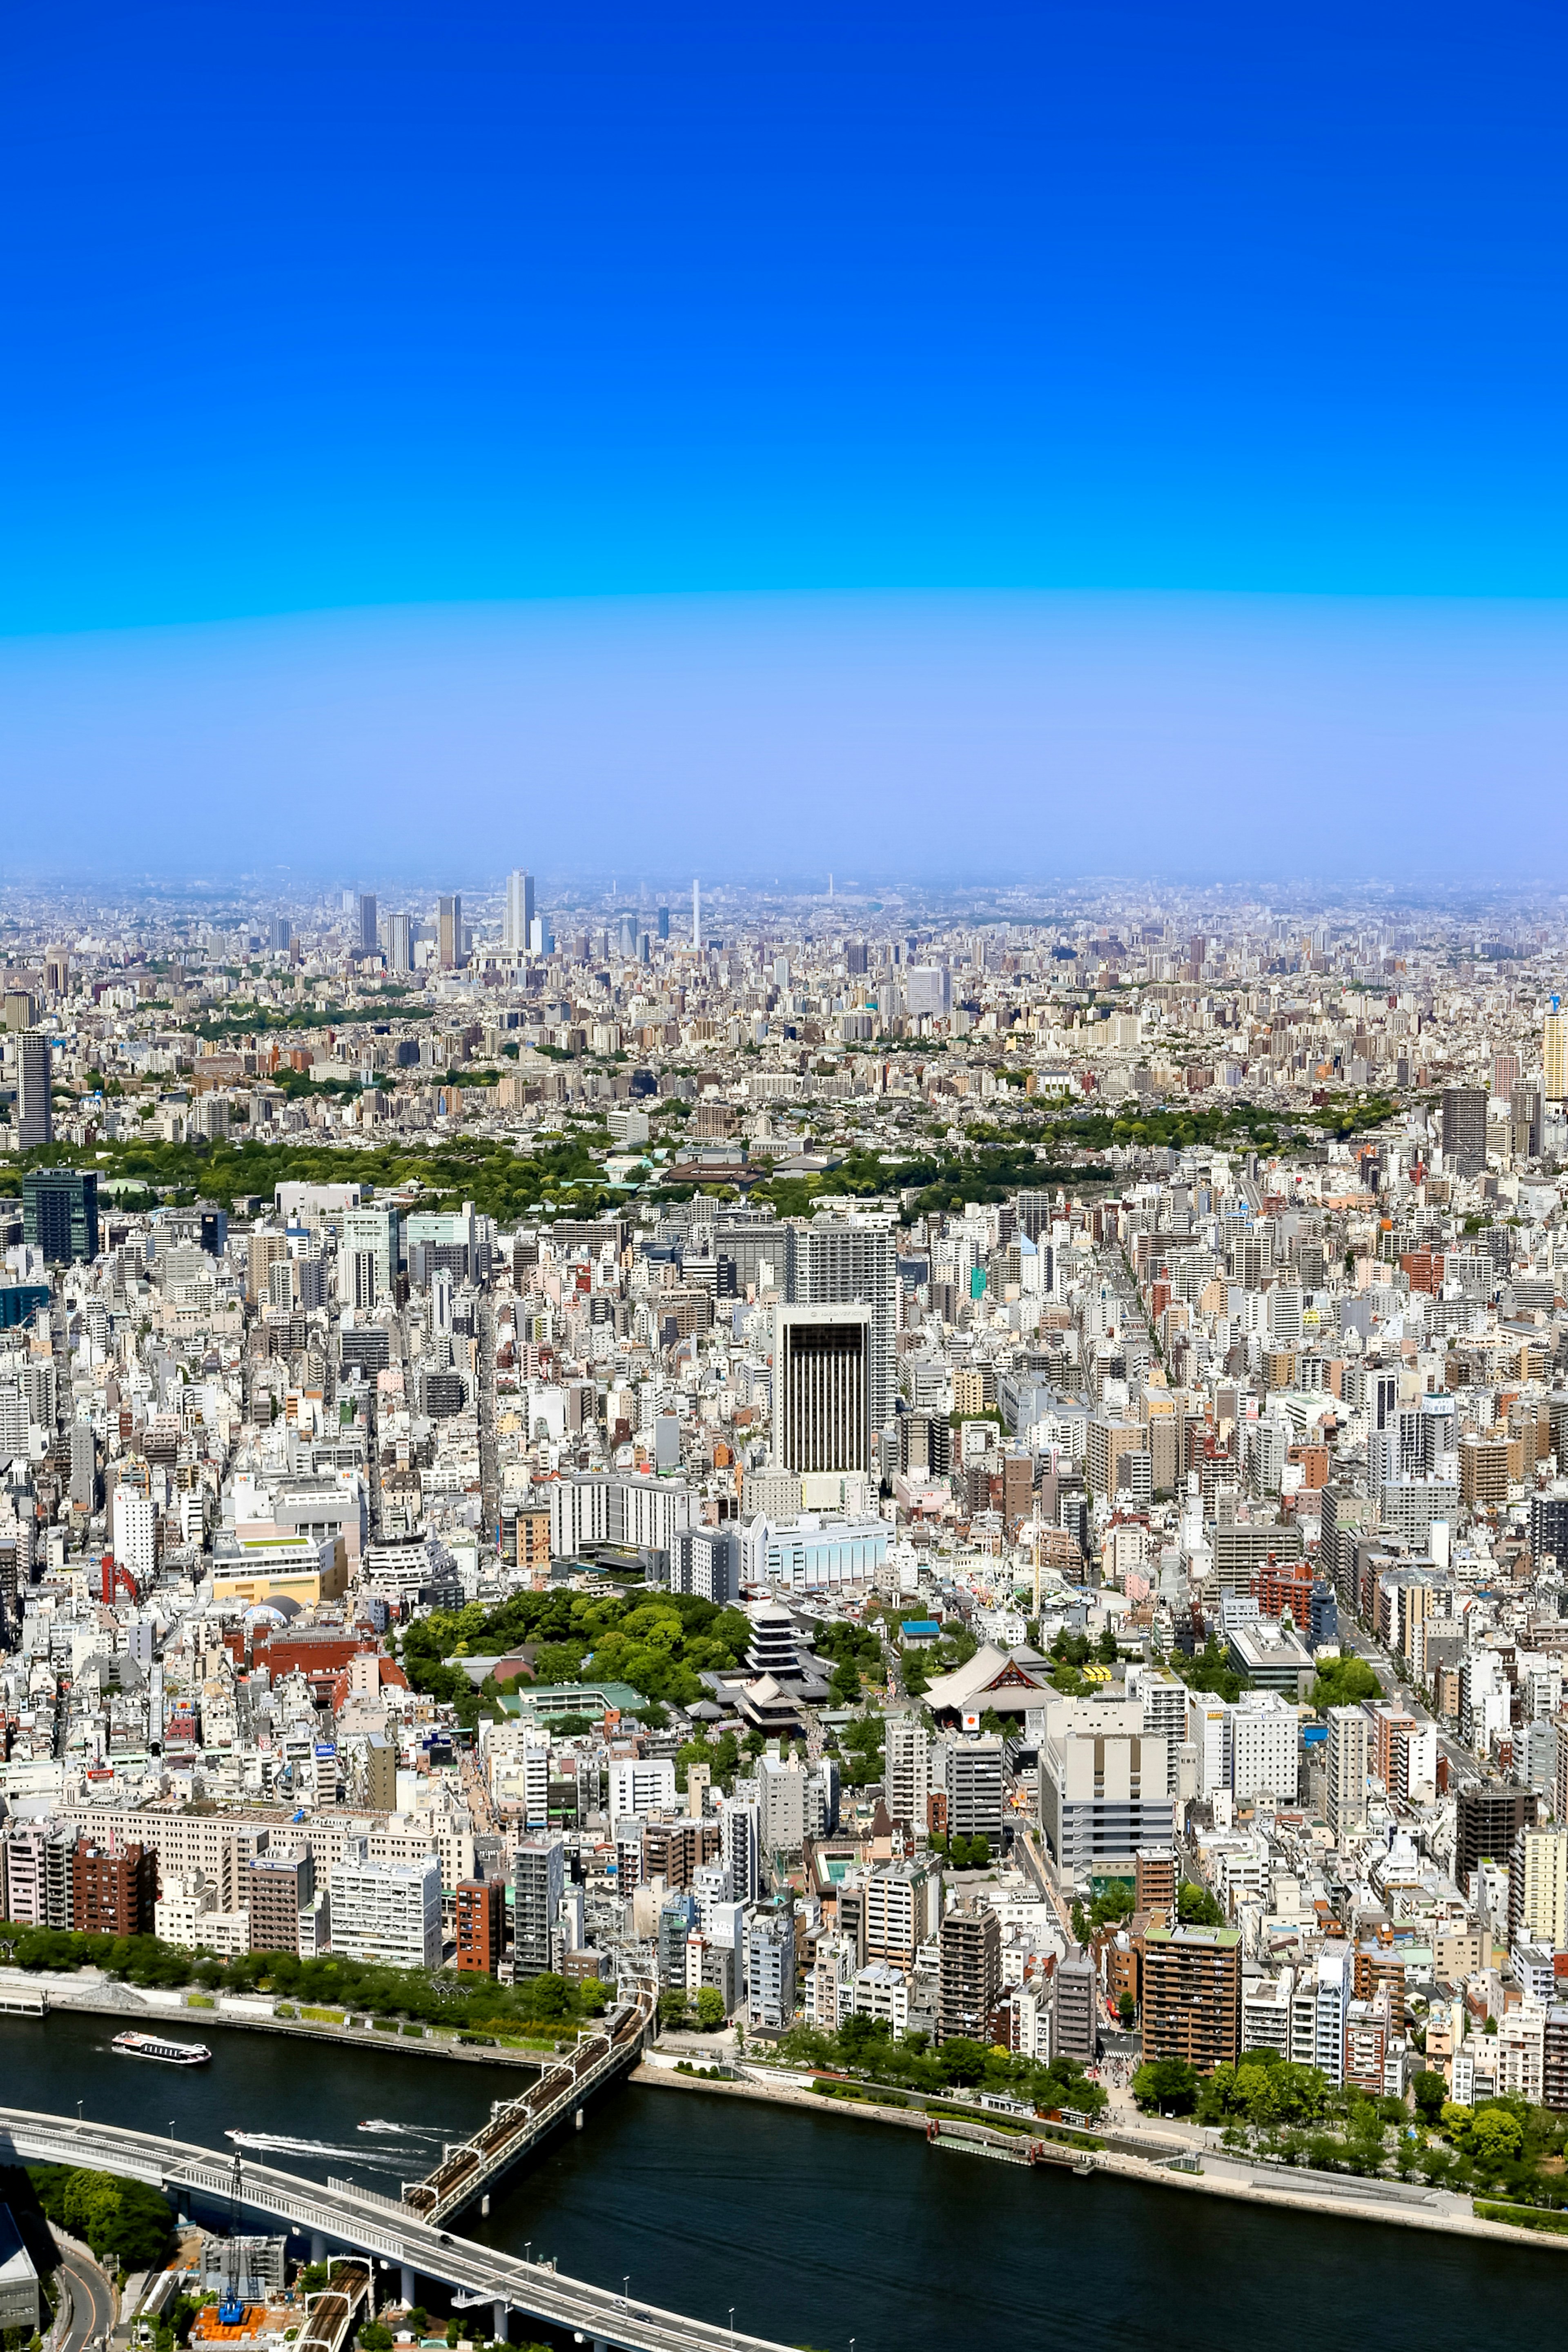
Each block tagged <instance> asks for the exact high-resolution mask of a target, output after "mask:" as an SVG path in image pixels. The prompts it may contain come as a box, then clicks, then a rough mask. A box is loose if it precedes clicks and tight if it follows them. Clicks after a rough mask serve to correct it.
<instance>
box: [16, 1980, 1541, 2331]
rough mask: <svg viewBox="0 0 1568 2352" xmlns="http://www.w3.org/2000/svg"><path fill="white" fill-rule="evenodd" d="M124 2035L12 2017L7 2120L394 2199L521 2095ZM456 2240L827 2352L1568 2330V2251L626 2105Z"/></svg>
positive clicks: (401, 2071) (282, 2046)
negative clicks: (114, 2132)
mask: <svg viewBox="0 0 1568 2352" xmlns="http://www.w3.org/2000/svg"><path fill="white" fill-rule="evenodd" d="M194 2023H195V2021H194V2020H191V2021H181V2025H180V2028H179V2031H180V2032H181V2033H182V2034H184V2033H185V2032H186V2031H187V2028H188V2026H189V2025H194ZM116 2030H117V2028H116V2026H115V2025H114V2024H112V2023H111V2022H110V2021H109V2020H108V2019H100V2018H84V2017H73V2016H68V2015H65V2014H63V2013H57V2014H56V2015H54V2016H52V2017H50V2018H49V2019H47V2021H37V2020H31V2019H24V2018H0V2105H7V2106H26V2107H37V2108H43V2109H47V2110H48V2111H50V2112H52V2113H54V2114H57V2115H66V2116H69V2115H71V2114H73V2113H74V2112H75V2109H76V2104H77V2101H78V2100H79V2099H80V2100H81V2101H82V2103H83V2113H84V2115H85V2116H87V2117H89V2118H90V2117H92V2116H100V2117H102V2118H103V2119H104V2120H105V2121H106V2122H113V2123H122V2124H132V2125H135V2126H138V2127H139V2128H141V2129H142V2130H149V2131H162V2130H165V2129H167V2127H168V2126H169V2124H170V2123H171V2121H172V2122H173V2124H174V2128H175V2131H176V2133H177V2135H178V2136H179V2137H181V2138H183V2139H188V2140H195V2141H198V2142H200V2143H202V2144H203V2145H205V2146H207V2147H215V2148H230V2147H234V2146H236V2145H238V2146H239V2147H240V2149H241V2151H242V2153H243V2152H250V2153H253V2154H255V2155H256V2156H257V2157H258V2158H263V2159H264V2160H266V2161H267V2162H268V2163H272V2164H276V2165H279V2166H281V2167H283V2168H285V2169H287V2170H289V2171H296V2172H303V2173H308V2174H310V2175H312V2176H314V2177H318V2178H321V2179H324V2178H325V2177H326V2175H327V2174H328V2173H329V2172H331V2173H333V2174H336V2175H338V2176H340V2177H342V2178H346V2179H354V2180H357V2181H359V2182H360V2183H361V2184H362V2185H363V2187H365V2188H367V2189H381V2190H383V2191H384V2193H386V2194H389V2195H393V2196H395V2195H396V2194H397V2189H398V2184H399V2182H400V2181H401V2180H402V2179H405V2178H412V2177H414V2176H415V2175H416V2174H418V2173H422V2172H423V2171H424V2170H425V2169H426V2167H427V2164H428V2163H429V2162H430V2161H431V2160H433V2159H434V2158H435V2157H436V2156H437V2155H438V2154H439V2152H440V2146H441V2141H442V2139H443V2138H458V2137H461V2135H462V2134H463V2133H464V2132H466V2131H468V2130H470V2129H471V2128H472V2127H473V2126H474V2125H475V2124H476V2123H478V2122H479V2121H480V2120H482V2119H483V2118H484V2117H485V2116H487V2115H488V2114H489V2104H490V2101H491V2099H492V2098H495V2097H497V2096H500V2095H510V2093H511V2092H512V2091H513V2090H514V2088H515V2086H516V2084H517V2081H518V2077H517V2074H515V2073H514V2072H512V2071H510V2070H502V2069H499V2068H498V2069H496V2070H494V2072H491V2071H490V2070H489V2069H487V2068H483V2067H478V2066H476V2067H468V2066H458V2065H455V2064H452V2063H444V2062H441V2061H437V2060H431V2059H424V2058H417V2057H414V2056H409V2057H396V2056H393V2055H392V2054H390V2053H384V2052H382V2051H378V2050H375V2049H374V2048H369V2049H365V2050H363V2051H360V2050H338V2049H334V2048H331V2047H320V2046H317V2045H314V2044H311V2045H309V2046H305V2045H301V2044H300V2043H297V2042H286V2041H284V2040H282V2039H281V2038H275V2037H273V2036H271V2035H268V2034H259V2033H246V2032H236V2031H234V2030H232V2029H225V2028H223V2027H218V2026H211V2027H207V2028H206V2029H205V2032H206V2038H207V2040H208V2042H209V2044H210V2046H211V2048H212V2050H213V2053H214V2058H213V2063H212V2064H211V2065H210V2066H206V2067H203V2068H201V2069H200V2070H199V2071H198V2070H195V2069H193V2070H191V2071H190V2072H189V2073H184V2072H181V2071H179V2070H176V2069H174V2068H164V2067H158V2066H153V2065H147V2064H141V2063H136V2062H134V2061H132V2060H129V2059H122V2058H116V2057H114V2056H112V2055H111V2054H110V2050H109V2042H110V2035H111V2034H112V2033H113V2032H115V2031H116ZM193 2038H195V2037H193ZM229 2134H238V2135H240V2137H239V2138H238V2140H237V2141H236V2140H235V2139H234V2138H232V2137H227V2136H226V2135H229ZM458 2227H459V2228H460V2229H461V2230H462V2231H464V2233H465V2234H467V2235H469V2236H474V2237H482V2238H487V2239H489V2240H490V2241H491V2242H493V2243H495V2244H497V2245H500V2246H504V2247H507V2248H508V2249H510V2250H512V2251H515V2252H519V2253H521V2252H522V2251H523V2249H524V2247H525V2245H526V2244H529V2243H531V2245H532V2248H533V2251H534V2253H535V2254H536V2255H554V2256H555V2258H556V2260H557V2261H558V2263H559V2264H560V2266H561V2268H562V2269H563V2271H571V2272H574V2273H576V2274H577V2275H578V2276H579V2277H582V2278H589V2279H593V2280H595V2281H596V2282H598V2283H599V2284H601V2285H605V2286H608V2287H612V2288H615V2289H617V2290H618V2289H619V2287H620V2285H621V2282H622V2279H623V2277H625V2276H626V2275H628V2274H629V2276H630V2279H631V2293H632V2295H633V2296H634V2298H636V2299H637V2300H639V2301H647V2302H649V2303H657V2304H663V2305H667V2306H668V2307H669V2308H671V2309H674V2310H678V2311H684V2312H688V2313H690V2314H691V2315H694V2316H697V2317H700V2318H703V2319H708V2320H711V2321H715V2322H717V2323H719V2324H721V2325H723V2324H726V2323H727V2321H728V2318H729V2314H730V2309H731V2305H733V2307H734V2315H735V2326H737V2328H740V2329H744V2330H746V2331H748V2332H749V2333H752V2334H755V2335H759V2336H772V2337H774V2338H777V2339H779V2340H782V2341H783V2342H784V2343H787V2344H797V2345H811V2346H815V2347H821V2348H822V2352H847V2347H848V2345H849V2343H850V2340H851V2338H853V2339H854V2342H855V2345H856V2347H857V2352H1102V2347H1104V2348H1105V2352H1110V2347H1129V2352H1134V2348H1135V2352H1229V2347H1247V2352H1253V2347H1258V2352H1297V2347H1300V2352H1323V2347H1325V2346H1330V2347H1331V2346H1333V2345H1335V2344H1336V2343H1342V2342H1344V2341H1346V2340H1348V2339H1350V2338H1351V2337H1352V2336H1365V2335H1371V2336H1375V2337H1376V2338H1377V2340H1378V2341H1379V2343H1380V2344H1381V2345H1384V2346H1387V2347H1396V2352H1397V2348H1398V2347H1405V2346H1410V2347H1415V2346H1420V2347H1423V2352H1426V2347H1431V2346H1437V2347H1441V2346H1444V2345H1446V2344H1447V2343H1449V2342H1452V2341H1455V2340H1468V2339H1471V2338H1473V2337H1475V2336H1476V2335H1477V2333H1478V2331H1479V2332H1481V2333H1483V2334H1487V2335H1489V2334H1490V2333H1492V2332H1493V2331H1494V2329H1495V2328H1496V2327H1498V2326H1500V2322H1501V2318H1502V2316H1503V2315H1506V2317H1507V2322H1508V2331H1507V2332H1508V2334H1509V2335H1510V2337H1512V2338H1513V2339H1514V2340H1516V2341H1519V2342H1526V2343H1534V2344H1537V2345H1540V2346H1542V2347H1546V2346H1554V2345H1559V2344H1561V2343H1563V2340H1564V2322H1563V2314H1564V2310H1565V2308H1568V2254H1565V2253H1562V2252H1552V2251H1551V2250H1550V2249H1544V2248H1541V2247H1538V2246H1532V2245H1531V2244H1529V2243H1528V2242H1527V2243H1522V2244H1521V2245H1520V2246H1519V2247H1518V2248H1517V2249H1516V2248H1513V2247H1506V2248H1505V2247H1494V2246H1491V2245H1489V2244H1482V2243H1478V2242H1474V2241H1470V2240H1466V2239H1461V2238H1446V2237H1438V2236H1436V2235H1435V2234H1433V2233H1430V2232H1428V2231H1405V2230H1399V2229H1394V2228H1389V2229H1384V2228H1381V2227H1379V2226H1378V2225H1377V2224H1375V2223H1368V2222H1359V2221H1331V2220H1319V2219H1318V2218H1317V2217H1315V2216H1312V2215H1308V2214H1298V2213H1290V2212H1286V2211H1282V2210H1278V2209H1276V2210H1269V2211H1252V2210H1248V2209H1247V2208H1246V2207H1244V2206H1238V2205H1234V2204H1231V2203H1230V2202H1228V2201H1226V2200H1221V2199H1218V2198H1213V2199H1210V2198H1198V2197H1194V2196H1190V2195H1184V2194H1183V2193H1182V2192H1181V2191H1179V2190H1175V2189H1143V2188H1141V2187H1138V2186H1136V2185H1135V2184H1132V2183H1130V2182H1123V2181H1118V2180H1111V2179H1105V2178H1100V2179H1093V2180H1085V2181H1079V2180H1076V2179H1074V2178H1073V2176H1072V2175H1071V2174H1070V2173H1069V2172H1067V2171H1066V2170H1057V2169H1056V2168H1040V2169H1039V2170H1037V2171H1033V2172H1031V2171H1026V2170H1023V2169H1021V2168H1014V2167H1012V2166H1009V2165H1003V2164H992V2163H986V2162H984V2160H982V2159H979V2158H972V2157H966V2156H961V2155H955V2154H952V2153H947V2152H942V2151H938V2150H934V2149H931V2148H928V2147H927V2146H926V2144H925V2142H924V2140H923V2139H921V2137H919V2136H918V2135H917V2134H915V2133H913V2132H903V2131H897V2130H891V2129H889V2128H888V2127H887V2126H879V2125H876V2124H870V2123H864V2122H858V2121H857V2120H855V2119H853V2118H851V2117H847V2116H831V2117H829V2116H813V2115H809V2114H800V2113H797V2112H796V2111H795V2110H794V2109H788V2108H782V2107H769V2106H763V2105H752V2104H749V2103H742V2102H741V2101H739V2100H737V2101H733V2102H731V2101H727V2100H722V2099H719V2098H709V2097H705V2096H703V2095H700V2094H698V2093H695V2092H687V2091H673V2090H669V2091H665V2090H649V2089H642V2088H637V2087H636V2086H630V2085H628V2086H625V2087H623V2088H621V2089H619V2090H615V2091H611V2092H609V2093H607V2094H605V2095H603V2096H601V2097H600V2098H599V2099H597V2100H595V2102H594V2103H593V2105H591V2106H590V2107H589V2109H588V2111H587V2116H586V2118H585V2122H584V2129H583V2130H582V2131H581V2132H580V2133H569V2134H565V2135H563V2136H561V2137H557V2138H556V2139H554V2140H553V2141H552V2142H551V2143H550V2144H549V2145H548V2146H547V2147H546V2148H545V2149H544V2150H543V2152H542V2154H541V2155H540V2156H538V2157H536V2158H534V2159H533V2160H532V2161H531V2163H529V2164H527V2165H524V2166H523V2167H521V2168H520V2169H519V2170H518V2171H517V2172H515V2173H514V2174H512V2175H511V2176H510V2179H509V2181H508V2182H507V2183H506V2184H505V2186H504V2187H503V2188H502V2189H501V2190H500V2191H499V2192H498V2193H497V2195H496V2198H495V2201H494V2208H493V2210H492V2212H491V2214H490V2217H489V2221H479V2219H478V2216H477V2214H473V2213H470V2214H468V2215H465V2216H464V2217H462V2219H461V2220H460V2221H459V2223H458ZM429 2299H430V2303H431V2307H432V2309H437V2308H439V2307H440V2303H439V2297H438V2296H437V2294H431V2296H430V2298H429ZM1488 2315H1491V2316H1490V2318H1489V2316H1488ZM520 2329H521V2322H520V2321H516V2320H514V2322H513V2333H514V2335H516V2334H518V2333H519V2331H520ZM540 2332H542V2331H540Z"/></svg>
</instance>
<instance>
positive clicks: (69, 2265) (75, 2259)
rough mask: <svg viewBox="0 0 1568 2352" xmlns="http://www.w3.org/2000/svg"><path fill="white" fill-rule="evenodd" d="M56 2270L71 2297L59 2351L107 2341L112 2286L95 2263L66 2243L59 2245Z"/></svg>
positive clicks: (111, 2315)
mask: <svg viewBox="0 0 1568 2352" xmlns="http://www.w3.org/2000/svg"><path fill="white" fill-rule="evenodd" d="M57 2243H58V2241H57ZM60 2271H61V2273H62V2275H63V2276H64V2277H65V2278H66V2279H67V2280H68V2282H69V2285H70V2298H71V2315H70V2325H69V2326H68V2328H67V2330H66V2333H65V2336H64V2337H63V2339H62V2341H61V2345H60V2352H82V2347H84V2346H85V2345H88V2344H92V2343H100V2344H107V2343H108V2341H109V2338H110V2331H111V2330H112V2328H113V2326H114V2289H113V2288H112V2287H111V2286H110V2284H109V2281H108V2280H107V2278H105V2276H104V2274H103V2273H102V2272H101V2271H100V2269H99V2267H98V2265H97V2263H90V2262H89V2261H88V2259H87V2257H86V2256H85V2255H84V2254H79V2253H76V2252H73V2251H72V2249H71V2248H69V2247H68V2246H61V2247H60Z"/></svg>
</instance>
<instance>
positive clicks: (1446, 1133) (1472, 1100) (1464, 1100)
mask: <svg viewBox="0 0 1568 2352" xmlns="http://www.w3.org/2000/svg"><path fill="white" fill-rule="evenodd" d="M1486 1164H1487V1097H1486V1089H1485V1087H1444V1089H1443V1165H1444V1167H1445V1168H1447V1169H1451V1170H1452V1171H1453V1172H1454V1173H1455V1174H1456V1175H1458V1176H1479V1175H1480V1173H1481V1171H1483V1169H1484V1168H1485V1167H1486Z"/></svg>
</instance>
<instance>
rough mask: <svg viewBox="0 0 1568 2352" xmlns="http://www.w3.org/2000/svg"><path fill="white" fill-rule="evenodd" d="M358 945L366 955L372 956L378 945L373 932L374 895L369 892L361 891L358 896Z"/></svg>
mask: <svg viewBox="0 0 1568 2352" xmlns="http://www.w3.org/2000/svg"><path fill="white" fill-rule="evenodd" d="M359 943H360V946H361V948H362V949H363V950H364V951H365V952H366V953H367V954H372V955H374V952H375V950H376V947H377V945H378V944H379V942H378V940H377V939H376V931H375V897H374V892H372V891H369V890H364V891H362V892H361V894H360V900H359Z"/></svg>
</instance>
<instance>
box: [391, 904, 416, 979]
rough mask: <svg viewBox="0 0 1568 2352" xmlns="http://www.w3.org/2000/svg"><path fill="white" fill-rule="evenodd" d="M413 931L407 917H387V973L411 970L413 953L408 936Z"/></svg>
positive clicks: (410, 921)
mask: <svg viewBox="0 0 1568 2352" xmlns="http://www.w3.org/2000/svg"><path fill="white" fill-rule="evenodd" d="M413 929H414V923H413V919H412V918H411V917H410V916H408V915H388V917H387V919H386V964H387V970H388V971H412V969H413V964H414V951H413V946H412V942H411V940H410V937H409V934H410V933H411V932H412V930H413Z"/></svg>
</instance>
